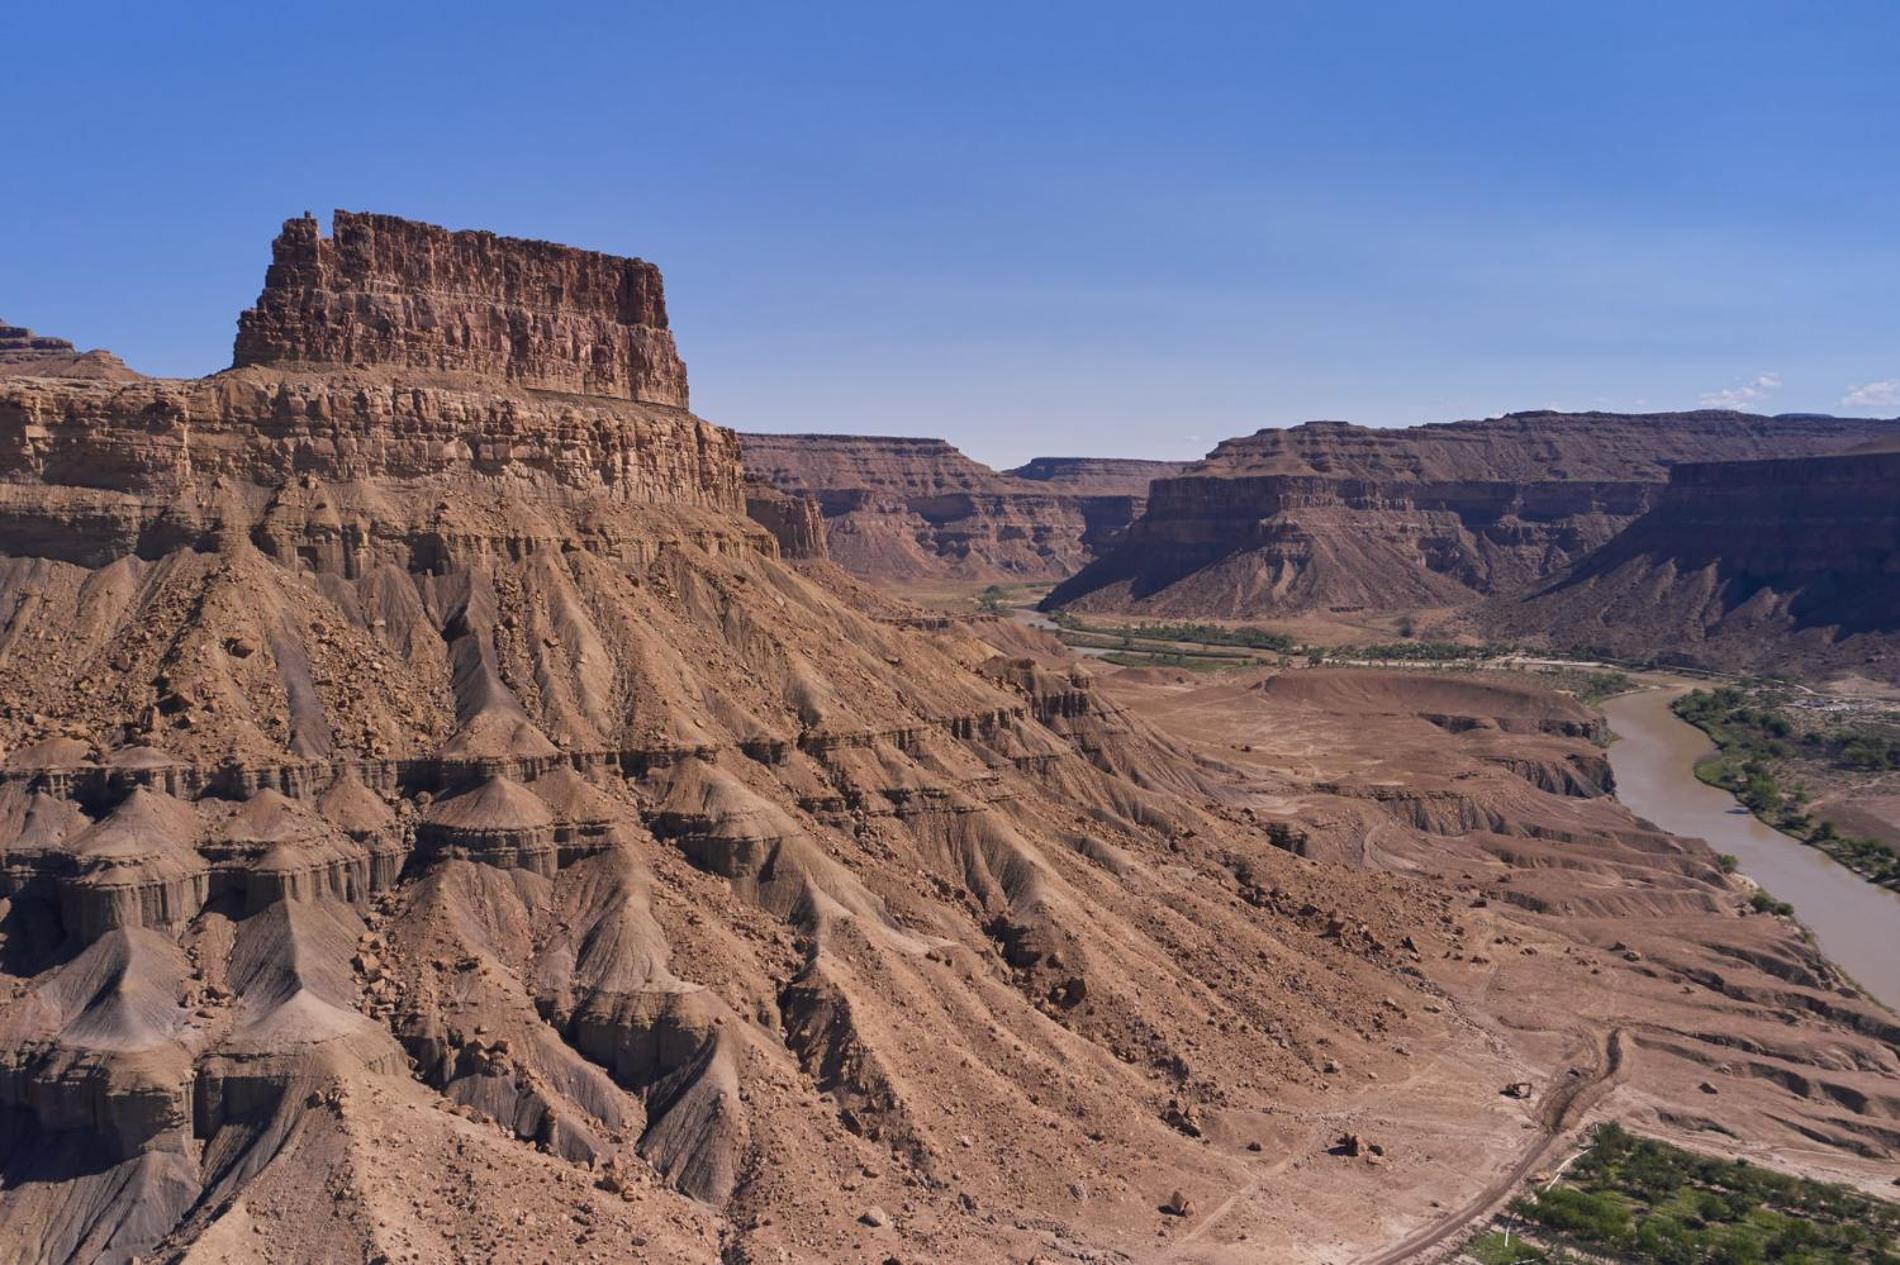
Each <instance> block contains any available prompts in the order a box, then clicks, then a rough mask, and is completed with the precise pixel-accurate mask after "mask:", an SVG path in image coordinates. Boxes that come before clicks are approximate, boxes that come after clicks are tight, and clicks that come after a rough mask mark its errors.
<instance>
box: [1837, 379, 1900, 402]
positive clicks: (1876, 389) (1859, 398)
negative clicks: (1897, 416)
mask: <svg viewBox="0 0 1900 1265" xmlns="http://www.w3.org/2000/svg"><path fill="white" fill-rule="evenodd" d="M1896 404H1900V378H1882V379H1881V380H1880V381H1878V382H1863V383H1861V384H1860V385H1859V386H1850V387H1848V388H1847V394H1846V395H1843V396H1842V397H1841V405H1842V407H1844V408H1891V407H1893V406H1894V405H1896Z"/></svg>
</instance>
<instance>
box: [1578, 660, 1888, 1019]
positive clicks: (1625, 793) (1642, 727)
mask: <svg viewBox="0 0 1900 1265" xmlns="http://www.w3.org/2000/svg"><path fill="white" fill-rule="evenodd" d="M1688 688H1689V687H1688V686H1667V687H1663V688H1658V689H1647V690H1641V691H1638V692H1636V693H1634V694H1624V695H1621V696H1619V697H1617V698H1613V699H1610V700H1609V701H1608V702H1606V703H1605V704H1603V712H1604V714H1605V715H1606V716H1608V717H1609V720H1610V729H1611V730H1612V731H1613V732H1614V733H1615V734H1616V741H1615V742H1613V743H1611V744H1610V767H1611V768H1612V769H1613V770H1615V772H1616V797H1617V798H1618V799H1620V800H1622V801H1623V803H1624V804H1626V805H1627V806H1628V807H1629V808H1630V809H1631V811H1633V812H1635V813H1637V814H1638V815H1640V816H1643V817H1647V818H1648V819H1649V820H1650V821H1652V822H1654V823H1656V824H1657V825H1658V826H1661V827H1662V828H1663V829H1664V830H1667V831H1669V832H1670V833H1671V834H1677V835H1689V836H1692V837H1694V838H1698V839H1705V840H1707V841H1708V843H1709V845H1710V846H1711V847H1713V848H1714V849H1715V850H1716V851H1717V852H1727V853H1730V854H1732V855H1733V856H1734V857H1735V858H1736V860H1737V861H1738V862H1739V865H1738V867H1737V868H1739V869H1740V870H1741V872H1742V873H1743V874H1746V875H1747V876H1748V877H1749V878H1751V879H1754V880H1755V881H1756V882H1757V883H1760V884H1761V885H1762V886H1763V887H1764V888H1766V889H1767V890H1768V891H1770V892H1772V893H1773V894H1774V895H1775V896H1776V897H1778V898H1780V899H1781V900H1785V901H1787V902H1788V903H1789V904H1791V905H1793V906H1794V912H1795V917H1797V918H1799V919H1800V920H1801V921H1802V922H1803V923H1804V924H1806V925H1807V926H1808V927H1809V928H1810V929H1811V930H1812V931H1813V932H1814V936H1815V939H1816V940H1817V941H1818V942H1819V944H1820V946H1821V949H1822V951H1823V952H1825V953H1826V954H1827V955H1828V957H1830V958H1832V959H1833V960H1834V961H1835V962H1836V963H1838V964H1839V965H1840V967H1841V969H1843V970H1845V971H1846V972H1847V973H1848V974H1849V975H1851V976H1853V977H1854V979H1855V981H1856V982H1858V983H1859V984H1860V986H1861V987H1862V988H1864V989H1866V990H1867V991H1868V992H1869V993H1871V994H1873V995H1874V996H1875V997H1877V998H1879V999H1880V1000H1881V1001H1882V1002H1884V1003H1885V1004H1886V1005H1887V1006H1888V1007H1889V1008H1891V1009H1894V1010H1900V895H1896V894H1895V893H1893V892H1890V891H1888V890H1887V889H1886V888H1883V887H1876V886H1875V885H1874V884H1872V883H1869V882H1867V881H1866V880H1865V879H1862V878H1860V877H1859V876H1858V875H1856V874H1855V873H1854V872H1853V871H1852V870H1849V869H1848V868H1847V867H1845V866H1843V865H1841V864H1839V863H1838V862H1836V861H1834V860H1833V859H1832V858H1830V857H1828V856H1827V855H1826V854H1825V853H1822V852H1820V851H1819V850H1817V849H1815V848H1810V847H1808V846H1807V845H1805V844H1803V843H1801V842H1800V841H1799V840H1796V839H1791V838H1789V837H1788V836H1787V835H1784V834H1782V833H1781V832H1780V831H1778V830H1771V829H1769V828H1768V827H1767V826H1764V825H1763V824H1762V823H1761V822H1760V821H1758V820H1756V819H1755V816H1754V815H1753V814H1752V813H1750V812H1749V811H1748V810H1747V809H1745V808H1743V807H1742V806H1741V805H1740V804H1739V803H1737V802H1736V800H1735V797H1734V796H1732V795H1730V794H1729V793H1728V792H1727V791H1723V790H1718V789H1717V788H1715V787H1713V786H1709V785H1706V784H1704V783H1702V782H1698V781H1697V780H1696V776H1695V764H1696V761H1698V760H1700V759H1702V758H1704V757H1705V756H1707V755H1709V754H1711V753H1712V752H1713V751H1714V750H1715V747H1714V745H1713V744H1712V743H1711V742H1710V741H1709V739H1708V736H1707V735H1706V734H1704V733H1703V732H1702V731H1701V730H1700V729H1697V728H1696V727H1695V726H1694V725H1691V724H1689V723H1688V722H1687V721H1684V720H1682V719H1680V718H1679V717H1677V716H1676V714H1675V713H1674V712H1672V711H1670V710H1669V705H1670V703H1671V702H1672V701H1673V700H1675V699H1676V698H1678V697H1680V696H1681V695H1682V694H1683V693H1685V692H1687V690H1688Z"/></svg>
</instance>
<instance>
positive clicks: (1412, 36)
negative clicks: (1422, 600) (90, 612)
mask: <svg viewBox="0 0 1900 1265" xmlns="http://www.w3.org/2000/svg"><path fill="white" fill-rule="evenodd" d="M165 9H171V10H172V11H171V12H162V11H161V10H165ZM5 29H6V41H5V42H6V58H5V62H6V66H7V75H8V79H9V81H10V88H11V90H10V91H9V92H8V94H7V97H8V101H9V106H10V111H11V119H10V121H9V123H8V124H7V125H6V130H5V135H6V138H7V139H6V142H5V145H4V153H5V155H6V169H7V172H8V181H7V184H8V191H7V194H6V196H5V197H4V198H0V316H4V317H7V318H10V319H12V320H14V321H17V322H20V323H23V324H27V325H31V326H34V327H35V328H37V329H40V330H42V331H44V332H47V333H56V334H60V335H62V336H65V337H70V338H72V339H74V340H75V341H77V342H79V343H81V344H83V345H86V346H104V347H109V348H111V349H113V350H115V351H117V352H119V353H120V354H121V355H123V356H124V357H125V358H126V359H127V361H129V362H130V363H131V364H132V365H133V366H134V367H136V368H139V369H142V370H145V371H146V372H150V373H165V374H196V373H204V372H209V371H212V370H215V369H218V368H221V367H223V366H224V365H225V364H226V363H227V362H228V358H229V355H230V344H231V337H232V334H233V332H234V329H235V321H236V315H237V312H238V311H239V309H241V308H243V307H245V306H247V305H248V304H249V303H250V302H251V300H252V299H253V298H254V297H255V295H256V293H257V289H258V286H259V283H260V282H261V280H262V277H263V270H264V265H265V263H266V261H267V259H268V248H269V241H270V238H271V236H272V235H273V234H274V233H275V231H276V229H277V226H278V224H279V223H280V222H281V221H282V220H283V219H285V218H286V217H289V216H292V215H296V214H299V213H301V212H302V211H303V210H305V209H306V208H309V209H311V210H314V211H316V212H317V213H318V214H319V215H324V216H327V214H328V212H329V210H330V209H331V208H333V207H346V208H350V209H357V210H380V211H388V212H393V213H396V214H400V215H407V216H413V217H416V218H421V219H427V220H430V221H433V222H436V223H440V224H447V225H450V226H452V227H478V228H489V229H493V230H495V231H497V232H503V233H511V234H517V235H523V236H535V237H546V238H552V239H554V240H558V241H565V242H570V243H573V244H575V245H580V246H587V247H593V248H597V249H602V250H610V251H615V252H621V253H628V254H638V255H641V256H643V257H645V258H648V259H651V260H654V261H655V262H657V263H658V264H659V265H660V266H661V267H662V269H663V270H664V271H665V274H666V279H667V289H668V297H669V302H670V304H671V309H672V314H673V323H674V327H675V330H676V332H677V334H678V336H679V340H680V345H681V349H682V351H683V353H684V354H685V356H686V360H687V364H688V366H689V369H690V372H691V375H692V387H693V396H694V402H695V407H696V410H697V411H699V412H700V413H702V414H704V415H705V416H707V417H710V418H712V419H713V420H715V421H718V422H722V423H725V424H728V425H733V426H737V427H740V428H742V429H753V430H832V431H855V432H864V433H909V434H930V435H942V436H945V437H948V438H950V439H952V440H953V441H955V442H957V443H958V444H960V445H962V446H963V447H964V448H966V449H967V450H968V451H970V452H971V453H972V454H974V455H976V456H978V457H981V458H983V459H985V460H989V461H992V462H994V463H997V464H1010V463H1014V462H1016V461H1020V460H1022V459H1025V458H1027V457H1029V456H1032V455H1036V454H1042V453H1099V454H1107V455H1124V456H1139V455H1152V456H1165V457H1183V456H1193V455H1197V454H1199V453H1200V452H1202V451H1204V450H1205V449H1207V448H1208V447H1210V446H1211V445H1212V444H1213V443H1214V442H1215V441H1217V440H1218V439H1220V438H1222V437H1224V436H1227V435H1232V434H1239V433H1244V432H1247V431H1251V430H1254V429H1256V428H1257V427H1259V426H1263V425H1280V424H1286V423H1291V422H1296V421H1300V420H1302V419H1306V418H1312V417H1334V418H1347V419H1351V420H1355V421H1360V422H1365V423H1368V424H1404V423H1412V422H1419V421H1435V420H1447V419H1451V418H1457V417H1472V416H1484V415H1487V414H1491V413H1496V412H1501V411H1505V410H1509V409H1521V408H1538V407H1544V406H1547V405H1558V406H1563V407H1572V408H1589V407H1597V408H1613V409H1645V408H1653V409H1661V408H1677V407H1693V406H1695V405H1697V404H1699V403H1721V402H1734V403H1738V404H1741V405H1744V406H1747V407H1753V408H1757V409H1761V410H1763V411H1794V410H1832V411H1844V412H1859V413H1870V414H1880V415H1892V414H1895V413H1900V339H1896V337H1895V333H1896V329H1895V315H1894V314H1895V302H1894V299H1895V296H1896V294H1900V235H1897V226H1900V214H1896V209H1895V208H1896V206H1900V199H1897V198H1896V194H1900V162H1896V161H1895V157H1894V156H1895V154H1896V153H1900V92H1896V90H1895V89H1896V86H1897V80H1900V74H1897V73H1896V60H1895V54H1896V51H1897V50H1900V5H1895V4H1893V3H1890V2H1889V0H1864V2H1857V0H1828V2H1827V3H1820V4H1817V3H1813V2H1812V0H1804V2H1801V3H1759V2H1753V0H1722V2H1720V3H1714V2H1703V0H1671V2H1663V0H1645V2H1643V3H1621V2H1618V0H1592V2H1591V3H1587V4H1586V3H1563V4H1560V3H1555V2H1554V0H1550V2H1546V0H1512V2H1510V3H1460V2H1459V0H1438V2H1435V3H1429V4H1427V3H1419V2H1418V0H1403V2H1401V0H1392V2H1388V3H1352V2H1350V0H1334V2H1331V3H1319V2H1314V3H1302V4H1275V3H1256V4H1211V3H1210V4H1194V3H1177V4H1170V5H1161V4H1154V3H1142V4H1122V3H1116V2H1114V0H1100V2H1097V3H1086V4H1084V3H1077V4H1067V3H1033V2H1029V0H1019V2H1018V3H1014V4H1006V5H992V4H985V3H979V2H975V0H969V2H964V3H958V4H955V5H952V4H908V3H898V4H892V3H888V2H886V3H879V4H844V3H840V4H816V3H813V4H790V3H782V4H770V5H765V4H760V5H748V4H724V3H717V2H711V3H696V4H678V3H672V4H665V5H659V4H655V5H642V4H598V5H562V4H544V5H541V6H538V7H537V6H529V5H521V4H518V3H515V4H508V5H491V4H486V3H479V2H466V3H459V4H454V5H440V6H434V5H419V4H400V3H383V4H379V5H344V4H337V5H331V4H323V3H314V2H313V3H305V4H300V5H295V6H288V5H286V6H275V5H256V4H244V5H226V4H221V3H201V4H194V5H190V6H186V5H176V6H164V5H152V4H149V3H147V4H140V5H129V4H128V5H119V4H104V5H95V6H90V7H88V8H86V9H85V10H84V11H83V16H82V15H81V13H80V12H79V11H76V10H74V9H73V8H72V6H60V5H54V4H35V5H25V6H20V7H19V8H18V10H17V11H16V12H14V13H12V14H10V15H9V16H8V18H7V20H6V23H5Z"/></svg>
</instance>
